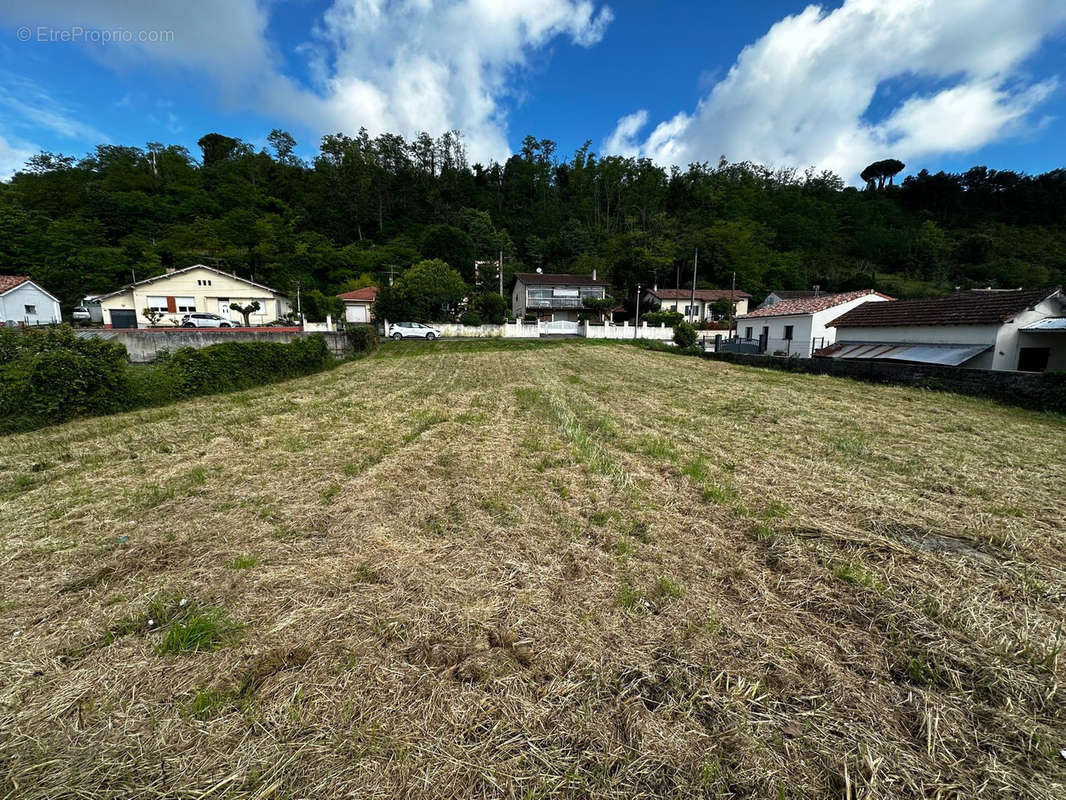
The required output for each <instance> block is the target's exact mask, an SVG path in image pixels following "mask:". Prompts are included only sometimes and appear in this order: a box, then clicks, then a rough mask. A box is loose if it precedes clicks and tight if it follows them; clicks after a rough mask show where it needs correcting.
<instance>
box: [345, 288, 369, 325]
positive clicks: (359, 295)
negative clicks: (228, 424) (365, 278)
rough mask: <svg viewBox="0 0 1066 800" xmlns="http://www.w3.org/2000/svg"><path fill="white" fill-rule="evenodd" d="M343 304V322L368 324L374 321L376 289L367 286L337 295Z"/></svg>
mask: <svg viewBox="0 0 1066 800" xmlns="http://www.w3.org/2000/svg"><path fill="white" fill-rule="evenodd" d="M337 297H339V298H340V299H341V301H343V303H344V321H345V322H354V323H360V322H364V323H369V322H373V321H374V312H373V307H374V301H375V300H377V299H378V287H377V286H367V287H365V288H363V289H356V290H355V291H351V292H344V293H342V294H339V295H337Z"/></svg>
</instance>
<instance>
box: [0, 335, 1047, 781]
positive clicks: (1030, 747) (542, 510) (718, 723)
mask: <svg viewBox="0 0 1066 800" xmlns="http://www.w3.org/2000/svg"><path fill="white" fill-rule="evenodd" d="M637 378H639V380H638V379H637ZM1064 438H1066V420H1064V419H1063V418H1062V417H1058V416H1054V415H1049V414H1038V413H1033V412H1028V411H1023V410H1019V409H1013V408H1007V407H1003V406H999V405H996V404H993V403H990V402H986V401H983V400H979V399H973V398H964V397H959V396H955V395H950V394H943V393H935V392H928V391H922V390H916V389H906V388H896V387H888V386H875V385H867V384H861V383H857V382H851V381H844V380H838V379H833V378H828V377H822V376H813V375H805V374H791V373H786V372H780V371H776V370H762V369H755V368H747V367H742V366H738V365H734V364H729V363H724V362H713V361H705V360H703V359H695V358H676V357H672V356H670V355H668V354H665V353H660V352H655V351H653V350H647V349H642V348H638V347H623V346H618V345H617V344H615V345H611V344H609V343H607V344H598V343H594V342H584V341H561V342H550V343H537V342H506V341H483V340H482V341H470V342H454V343H440V342H431V343H402V344H387V345H383V346H382V347H381V348H379V349H378V350H377V351H375V352H374V353H373V354H372V355H371V356H369V357H367V358H363V359H360V360H358V361H355V362H352V363H347V364H342V365H341V366H339V367H338V368H336V369H333V370H330V371H327V372H322V373H320V374H315V375H311V376H309V377H305V378H301V379H299V380H294V381H288V382H286V383H283V384H276V385H270V386H261V387H257V388H252V389H248V390H244V391H237V392H232V393H228V394H221V395H216V396H213V397H210V398H198V399H191V400H187V401H184V402H181V403H177V404H172V405H169V406H166V407H160V408H150V409H142V410H138V411H133V412H129V413H124V414H116V415H111V416H107V417H97V418H90V419H82V420H77V421H74V422H71V423H67V424H64V425H59V426H54V427H50V428H46V429H43V430H39V431H35V432H31V433H23V434H16V435H12V436H8V437H6V438H5V439H4V444H5V447H4V451H3V453H2V454H0V796H12V797H15V796H17V797H19V798H23V799H25V800H38V799H39V798H40V799H43V798H52V797H57V796H63V795H78V796H101V795H108V794H116V795H117V794H121V795H123V796H126V795H130V796H133V795H136V796H140V797H162V796H195V797H203V796H209V797H227V798H249V799H250V798H265V797H274V798H279V797H316V796H326V795H328V796H348V795H352V796H359V797H382V798H384V797H426V798H430V797H432V798H452V797H524V798H550V797H603V798H632V797H645V798H679V797H680V798H711V797H721V798H742V797H743V798H747V797H766V798H807V797H841V798H844V797H848V798H915V797H942V798H959V799H960V800H961V798H1000V797H1025V798H1040V799H1041V800H1044V799H1046V800H1052V798H1061V797H1062V793H1063V787H1064V785H1066V760H1064V759H1063V758H1062V756H1061V755H1060V752H1059V751H1060V749H1061V748H1062V747H1063V746H1066V742H1064V739H1063V731H1064V730H1066V705H1064V704H1063V703H1062V702H1061V697H1060V696H1059V695H1060V694H1061V689H1060V687H1061V686H1062V685H1063V683H1064V681H1066V666H1064V662H1063V657H1062V652H1063V645H1064V635H1066V634H1064V631H1066V610H1064V605H1063V600H1064V598H1066V573H1064V572H1063V569H1062V565H1063V564H1064V563H1066V530H1064V527H1063V522H1062V515H1061V501H1062V488H1063V486H1066V466H1064V465H1063V460H1062V458H1061V448H1062V442H1063V441H1064Z"/></svg>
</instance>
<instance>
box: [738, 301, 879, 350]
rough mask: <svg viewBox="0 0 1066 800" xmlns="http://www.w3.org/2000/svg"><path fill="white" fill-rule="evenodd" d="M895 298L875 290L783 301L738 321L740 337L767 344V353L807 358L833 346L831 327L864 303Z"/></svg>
mask: <svg viewBox="0 0 1066 800" xmlns="http://www.w3.org/2000/svg"><path fill="white" fill-rule="evenodd" d="M891 299H892V298H891V297H889V296H888V295H886V294H881V293H880V292H875V291H874V290H873V289H860V290H859V291H855V292H839V293H836V294H818V295H815V296H814V297H798V298H794V299H791V300H781V301H779V302H777V303H774V304H773V305H770V306H766V307H764V308H758V309H756V310H755V311H752V312H751V313H750V314H744V315H743V316H738V317H737V323H736V324H737V335H738V336H739V337H741V338H744V339H757V340H760V341H763V342H764V345H763V350H764V351H765V352H767V353H771V354H778V355H782V354H783V355H799V356H803V357H807V356H809V355H811V352H812V351H814V350H818V349H820V348H822V347H826V346H828V345H831V344H832V343H833V342H834V341H835V335H836V331H835V329H833V328H830V327H828V325H829V323H830V322H832V321H833V320H834V319H836V318H837V317H839V316H840V315H841V314H844V313H845V312H848V311H851V309H853V308H856V307H858V306H860V305H862V304H863V303H882V302H885V301H886V300H891Z"/></svg>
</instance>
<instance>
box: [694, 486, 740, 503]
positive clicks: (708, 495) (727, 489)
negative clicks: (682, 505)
mask: <svg viewBox="0 0 1066 800" xmlns="http://www.w3.org/2000/svg"><path fill="white" fill-rule="evenodd" d="M700 496H701V497H702V498H703V499H704V500H706V501H708V502H711V503H717V504H718V505H720V506H727V505H729V504H730V503H732V502H733V501H734V500H736V499H737V490H736V488H734V487H733V486H731V485H730V484H728V483H717V482H715V483H710V484H708V485H706V486H704V487H703V489H702V490H701V491H700Z"/></svg>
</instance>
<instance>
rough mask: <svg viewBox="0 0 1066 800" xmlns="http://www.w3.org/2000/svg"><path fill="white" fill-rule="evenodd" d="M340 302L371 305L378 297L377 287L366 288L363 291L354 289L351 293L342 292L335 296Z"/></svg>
mask: <svg viewBox="0 0 1066 800" xmlns="http://www.w3.org/2000/svg"><path fill="white" fill-rule="evenodd" d="M337 297H339V298H340V299H341V300H362V301H364V302H367V303H373V302H374V301H375V300H376V299H377V297H378V287H377V286H367V287H365V288H363V289H356V290H354V291H351V292H344V293H343V294H339V295H337Z"/></svg>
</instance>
